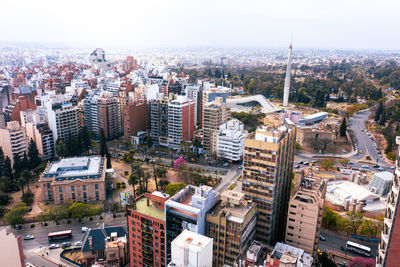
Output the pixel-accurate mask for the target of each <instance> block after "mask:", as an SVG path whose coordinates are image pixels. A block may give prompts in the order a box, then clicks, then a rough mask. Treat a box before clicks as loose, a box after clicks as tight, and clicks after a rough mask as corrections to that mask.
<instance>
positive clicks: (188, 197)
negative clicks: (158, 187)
mask: <svg viewBox="0 0 400 267" xmlns="http://www.w3.org/2000/svg"><path fill="white" fill-rule="evenodd" d="M216 202H217V195H216V192H215V191H214V190H213V189H212V187H210V186H206V185H202V186H201V187H196V186H193V185H188V186H186V187H185V188H184V189H182V190H181V191H179V192H178V193H176V194H175V195H174V196H172V197H171V198H170V199H168V200H167V201H166V202H165V218H166V229H167V233H166V239H167V260H168V262H170V261H171V242H172V240H174V239H175V238H176V237H177V236H178V235H179V234H180V233H181V232H182V231H183V230H185V229H187V230H190V231H192V232H195V233H198V234H202V235H204V234H205V231H206V214H207V212H208V211H209V210H210V209H211V208H212V207H213V206H214V205H215V203H216Z"/></svg>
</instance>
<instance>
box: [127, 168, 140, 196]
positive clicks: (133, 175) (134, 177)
mask: <svg viewBox="0 0 400 267" xmlns="http://www.w3.org/2000/svg"><path fill="white" fill-rule="evenodd" d="M137 183H138V176H137V174H136V173H131V175H129V178H128V184H130V185H131V186H132V191H133V199H136V185H137Z"/></svg>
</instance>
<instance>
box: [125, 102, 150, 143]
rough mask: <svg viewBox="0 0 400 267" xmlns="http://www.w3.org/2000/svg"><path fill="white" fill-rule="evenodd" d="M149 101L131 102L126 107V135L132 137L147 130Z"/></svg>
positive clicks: (126, 137)
mask: <svg viewBox="0 0 400 267" xmlns="http://www.w3.org/2000/svg"><path fill="white" fill-rule="evenodd" d="M147 107H148V105H147V102H146V101H140V102H129V103H128V105H126V107H125V109H124V136H125V139H127V140H128V139H130V138H131V136H134V135H136V134H137V133H138V132H140V131H146V130H147V120H148V115H147Z"/></svg>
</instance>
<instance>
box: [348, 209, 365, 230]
mask: <svg viewBox="0 0 400 267" xmlns="http://www.w3.org/2000/svg"><path fill="white" fill-rule="evenodd" d="M345 221H346V225H347V227H348V230H349V231H351V232H352V233H353V234H354V235H356V234H357V232H358V229H359V228H360V226H361V225H362V223H363V221H364V214H362V213H361V212H346V217H345Z"/></svg>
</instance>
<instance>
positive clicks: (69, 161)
mask: <svg viewBox="0 0 400 267" xmlns="http://www.w3.org/2000/svg"><path fill="white" fill-rule="evenodd" d="M103 165H104V160H103V158H102V157H101V156H90V157H73V158H65V159H62V160H60V161H54V162H52V163H50V165H49V166H48V167H47V168H46V170H45V172H44V175H43V177H44V178H52V177H55V178H56V180H66V179H67V180H73V179H90V178H100V177H101V175H102V172H103V167H104V166H103Z"/></svg>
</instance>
